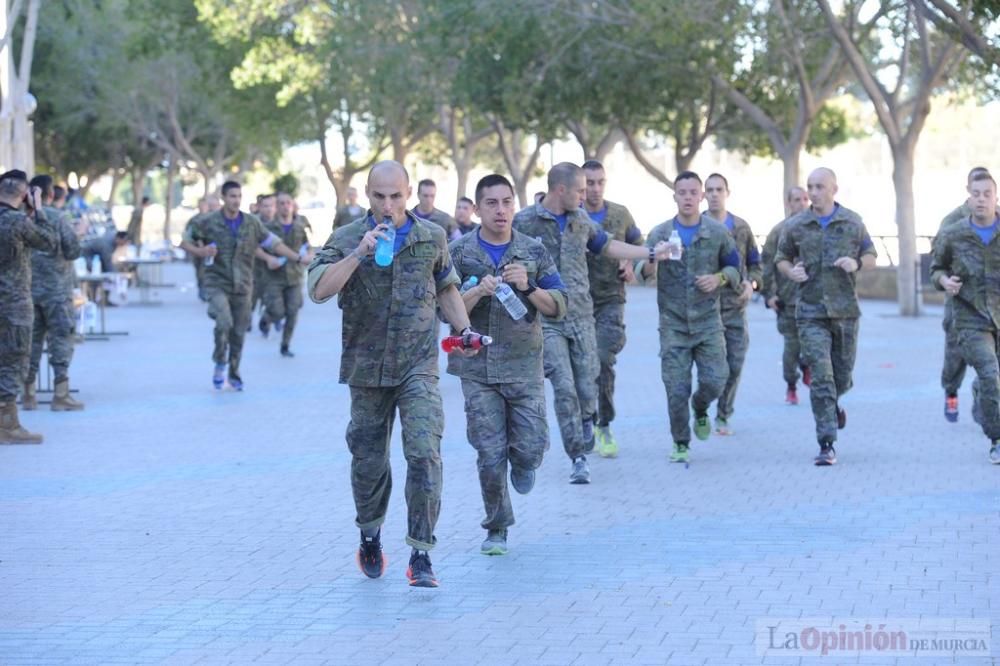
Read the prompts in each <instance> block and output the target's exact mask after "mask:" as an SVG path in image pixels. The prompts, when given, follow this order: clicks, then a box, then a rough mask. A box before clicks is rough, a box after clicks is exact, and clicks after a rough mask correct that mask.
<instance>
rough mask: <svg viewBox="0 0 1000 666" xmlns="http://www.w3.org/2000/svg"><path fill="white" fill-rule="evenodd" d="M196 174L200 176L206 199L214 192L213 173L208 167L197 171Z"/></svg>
mask: <svg viewBox="0 0 1000 666" xmlns="http://www.w3.org/2000/svg"><path fill="white" fill-rule="evenodd" d="M198 173H199V174H200V175H201V180H202V183H203V185H204V196H206V197H207V196H208V195H209V194H211V193H212V192H214V191H215V173H214V172H213V171H212V169H209V168H208V167H205V168H203V169H198Z"/></svg>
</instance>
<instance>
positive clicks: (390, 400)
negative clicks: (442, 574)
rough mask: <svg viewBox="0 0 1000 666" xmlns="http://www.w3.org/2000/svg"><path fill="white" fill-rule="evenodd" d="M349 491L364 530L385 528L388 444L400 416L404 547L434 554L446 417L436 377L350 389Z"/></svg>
mask: <svg viewBox="0 0 1000 666" xmlns="http://www.w3.org/2000/svg"><path fill="white" fill-rule="evenodd" d="M350 388H351V422H350V423H349V424H348V425H347V447H348V448H349V449H350V451H351V489H352V491H353V493H354V507H355V510H356V511H357V518H356V520H355V524H357V526H358V527H359V528H361V529H362V530H367V529H375V528H377V527H379V526H380V525H381V524H382V523H383V522H385V514H386V510H387V509H388V507H389V495H390V494H391V493H392V471H391V470H390V468H389V441H390V439H391V437H392V424H393V420H394V417H395V413H396V410H399V422H400V424H401V427H402V430H403V456H405V458H406V490H405V493H406V514H407V533H406V543H408V544H409V545H411V546H413V547H414V548H419V549H421V550H430V549H431V548H433V547H434V544H435V543H436V542H437V539H436V538H435V536H434V526H435V525H436V524H437V520H438V514H439V513H440V511H441V482H442V467H441V434H442V432H443V431H444V412H443V410H442V406H441V393H440V391H439V390H438V380H437V377H432V376H428V375H416V376H413V377H409V378H408V379H406V380H405V381H404V382H403V383H402V384H400V385H399V386H391V387H367V386H351V387H350Z"/></svg>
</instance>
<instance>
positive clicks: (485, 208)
mask: <svg viewBox="0 0 1000 666" xmlns="http://www.w3.org/2000/svg"><path fill="white" fill-rule="evenodd" d="M476 215H478V216H479V220H480V222H482V224H483V229H485V230H486V231H487V232H488V234H489V235H490V236H491V237H494V238H496V237H503V238H509V237H510V229H511V226H510V225H511V223H512V222H513V221H514V186H513V185H511V184H510V181H509V180H507V179H506V178H504V177H503V176H501V175H500V174H497V173H493V174H490V175H489V176H485V177H483V178H482V179H480V181H479V182H478V183H476Z"/></svg>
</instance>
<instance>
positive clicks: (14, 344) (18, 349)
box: [0, 320, 31, 402]
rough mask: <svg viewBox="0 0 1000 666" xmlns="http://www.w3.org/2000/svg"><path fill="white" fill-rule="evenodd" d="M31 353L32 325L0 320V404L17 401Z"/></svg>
mask: <svg viewBox="0 0 1000 666" xmlns="http://www.w3.org/2000/svg"><path fill="white" fill-rule="evenodd" d="M30 353H31V325H30V324H28V325H20V324H11V323H9V322H6V321H3V320H0V402H10V401H12V400H16V399H17V394H18V393H20V391H21V382H22V381H23V379H24V376H25V373H27V371H28V355H29V354H30Z"/></svg>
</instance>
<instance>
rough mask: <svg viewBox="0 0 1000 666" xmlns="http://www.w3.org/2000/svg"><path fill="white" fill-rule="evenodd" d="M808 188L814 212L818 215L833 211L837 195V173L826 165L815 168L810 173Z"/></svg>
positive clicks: (807, 182)
mask: <svg viewBox="0 0 1000 666" xmlns="http://www.w3.org/2000/svg"><path fill="white" fill-rule="evenodd" d="M806 188H807V190H808V192H809V200H810V201H811V202H812V209H813V212H815V213H816V214H817V215H829V214H830V213H831V212H833V208H834V205H835V204H836V201H835V199H834V197H836V196H837V174H835V173H834V172H833V171H832V170H831V169H827V168H826V167H820V168H818V169H815V170H814V171H813V172H812V173H810V174H809V179H808V180H807V181H806Z"/></svg>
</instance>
